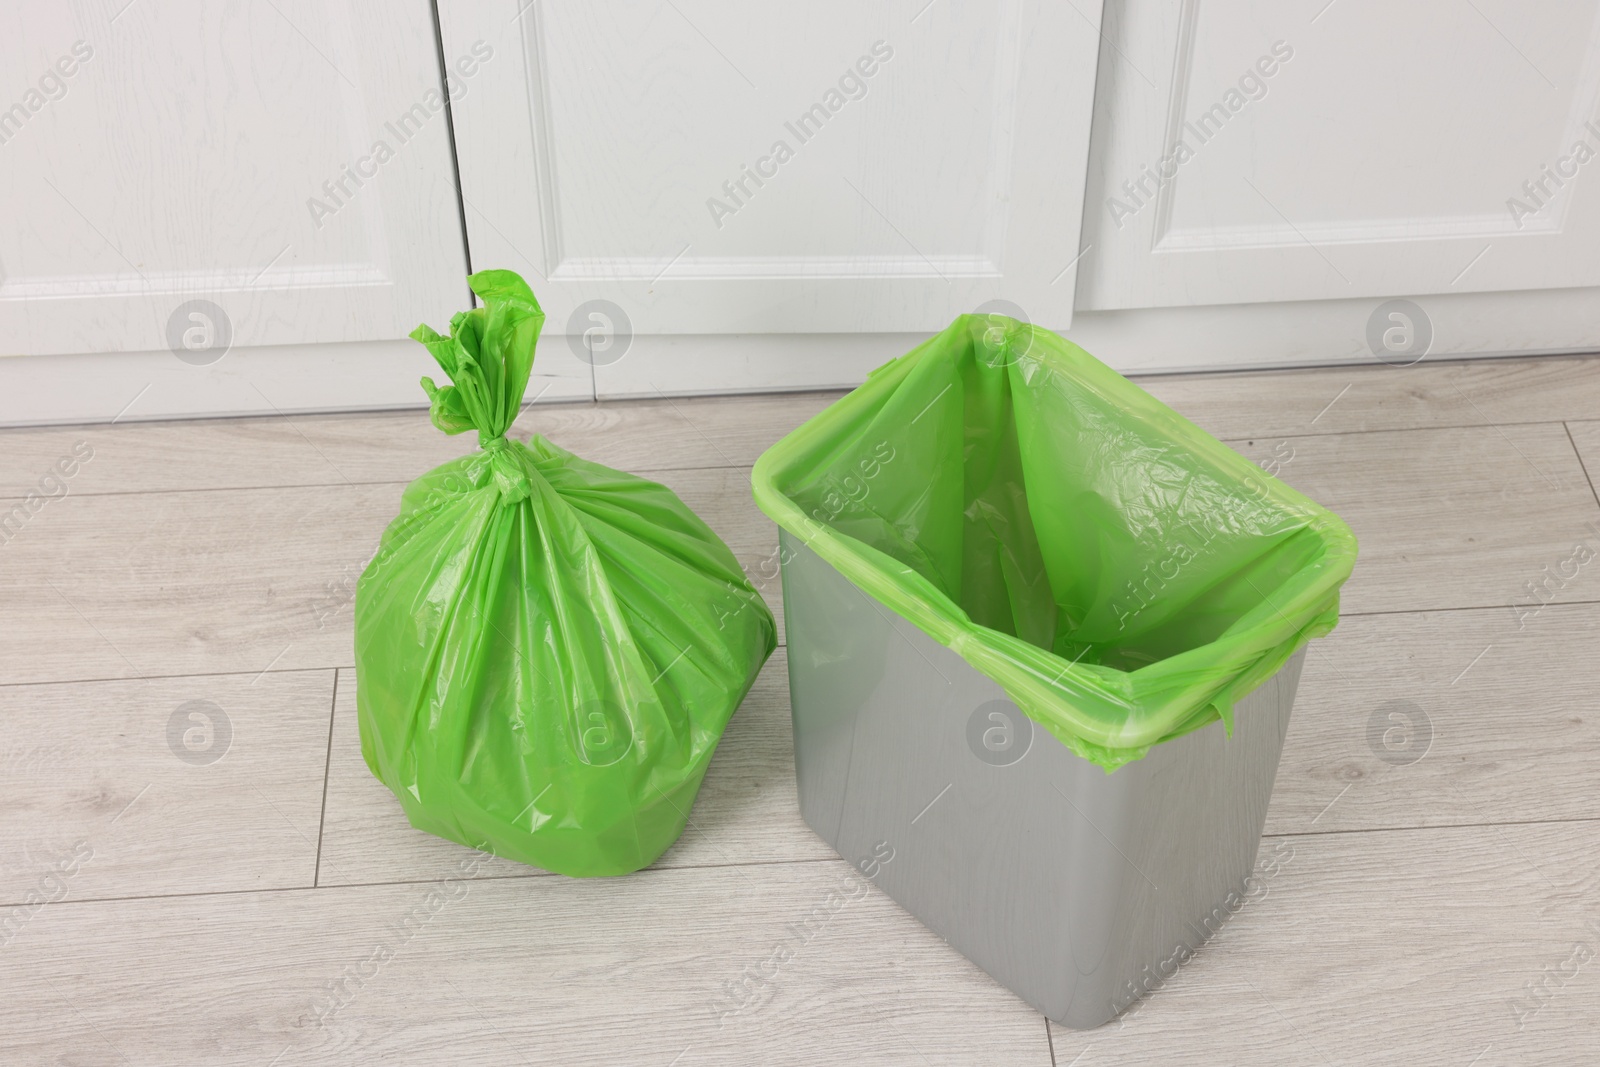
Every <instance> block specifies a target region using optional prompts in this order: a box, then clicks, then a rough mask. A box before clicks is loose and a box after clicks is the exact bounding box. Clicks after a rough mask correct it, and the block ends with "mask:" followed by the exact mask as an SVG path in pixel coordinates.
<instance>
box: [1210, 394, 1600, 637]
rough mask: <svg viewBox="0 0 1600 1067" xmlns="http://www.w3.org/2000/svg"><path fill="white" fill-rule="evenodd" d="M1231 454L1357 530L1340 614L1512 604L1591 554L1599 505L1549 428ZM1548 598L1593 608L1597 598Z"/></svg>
mask: <svg viewBox="0 0 1600 1067" xmlns="http://www.w3.org/2000/svg"><path fill="white" fill-rule="evenodd" d="M1233 445H1234V447H1235V448H1237V449H1238V450H1239V451H1241V452H1242V453H1244V454H1245V455H1246V456H1248V457H1250V458H1251V459H1255V460H1257V461H1260V462H1269V463H1270V462H1271V461H1272V460H1274V459H1276V460H1277V463H1278V467H1277V473H1278V476H1279V477H1280V478H1282V479H1283V480H1284V481H1286V482H1288V483H1289V484H1290V485H1292V486H1294V487H1295V488H1296V489H1298V490H1300V491H1301V492H1302V493H1304V494H1306V495H1307V496H1309V497H1311V498H1312V499H1313V500H1315V501H1317V502H1318V503H1319V504H1322V505H1323V506H1324V507H1327V508H1329V509H1330V510H1332V511H1333V512H1335V513H1336V514H1338V515H1339V516H1340V517H1341V518H1343V519H1344V520H1345V522H1347V523H1349V524H1350V528H1351V529H1352V530H1354V531H1355V535H1356V539H1357V540H1358V541H1359V542H1360V558H1359V560H1358V561H1357V563H1356V569H1355V573H1354V574H1353V575H1352V576H1351V578H1350V581H1349V583H1348V584H1347V585H1346V586H1345V589H1344V594H1343V598H1342V601H1341V604H1340V607H1341V610H1342V611H1345V612H1355V613H1359V612H1371V611H1411V610H1422V609H1428V608H1460V607H1488V606H1497V605H1510V604H1511V603H1512V602H1513V601H1514V600H1515V599H1516V598H1517V597H1518V596H1519V595H1521V594H1523V593H1524V589H1525V586H1526V583H1528V582H1530V581H1534V580H1536V579H1538V578H1539V577H1540V574H1541V571H1542V569H1543V568H1544V567H1546V566H1552V567H1553V566H1556V565H1558V564H1559V563H1561V561H1563V560H1565V559H1566V558H1567V557H1568V556H1569V555H1570V554H1571V552H1572V550H1573V546H1574V545H1575V544H1577V543H1578V542H1579V541H1581V540H1583V539H1585V538H1587V539H1588V540H1589V541H1590V542H1591V543H1592V544H1594V545H1596V546H1597V547H1600V505H1597V504H1596V502H1595V497H1594V494H1593V493H1592V492H1591V491H1590V489H1589V483H1588V479H1587V478H1585V476H1584V472H1583V468H1582V466H1581V465H1580V464H1579V462H1578V458H1577V454H1576V453H1575V452H1574V451H1573V448H1572V443H1571V441H1570V440H1569V439H1568V438H1567V434H1566V431H1565V429H1564V428H1563V427H1562V426H1561V425H1560V424H1558V423H1554V424H1542V425H1528V426H1506V427H1500V428H1495V429H1488V430H1484V429H1477V428H1468V429H1446V430H1404V431H1382V432H1373V433H1361V434H1330V435H1319V436H1315V437H1295V438H1279V439H1276V440H1274V439H1272V438H1262V437H1258V438H1253V439H1251V440H1248V441H1235V442H1233ZM1285 448H1287V449H1288V450H1287V451H1285ZM1553 597H1554V599H1555V600H1557V601H1572V600H1581V599H1590V600H1593V599H1600V588H1596V589H1591V590H1590V591H1589V593H1588V595H1587V596H1584V595H1583V593H1582V590H1581V589H1579V588H1577V587H1576V586H1575V585H1568V586H1567V587H1565V588H1562V589H1558V590H1555V591H1554V593H1553Z"/></svg>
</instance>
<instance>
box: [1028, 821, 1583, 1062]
mask: <svg viewBox="0 0 1600 1067" xmlns="http://www.w3.org/2000/svg"><path fill="white" fill-rule="evenodd" d="M1280 840H1281V841H1282V843H1283V850H1282V851H1281V852H1280V853H1279V857H1280V863H1279V865H1278V868H1277V870H1278V873H1277V874H1275V875H1272V876H1270V877H1263V878H1262V879H1261V887H1262V888H1261V891H1260V893H1259V894H1258V895H1257V897H1256V898H1255V899H1253V900H1251V901H1250V902H1249V903H1247V904H1245V905H1244V906H1243V907H1242V908H1241V909H1240V910H1239V912H1238V914H1236V915H1235V916H1234V917H1233V918H1232V919H1231V920H1230V921H1228V923H1227V924H1226V925H1225V926H1224V927H1223V928H1222V930H1221V931H1220V932H1219V933H1218V934H1217V935H1216V937H1215V938H1214V939H1213V940H1212V941H1211V942H1210V943H1209V944H1207V945H1206V946H1204V947H1203V948H1202V949H1201V950H1200V952H1199V953H1197V954H1196V955H1195V956H1194V958H1193V959H1192V960H1190V961H1189V962H1188V963H1187V964H1184V965H1183V966H1181V967H1180V968H1179V969H1178V970H1177V974H1176V975H1175V976H1174V977H1172V978H1171V979H1170V980H1169V981H1167V982H1166V983H1165V985H1163V986H1161V987H1160V988H1158V989H1157V991H1156V993H1155V994H1154V995H1153V996H1151V997H1150V998H1149V999H1148V1000H1146V1001H1145V1002H1144V1003H1143V1004H1141V1005H1138V1006H1137V1007H1136V1009H1135V1010H1134V1011H1132V1012H1131V1013H1129V1014H1127V1015H1124V1016H1123V1018H1122V1019H1121V1020H1120V1021H1117V1022H1112V1023H1109V1024H1107V1025H1106V1026H1103V1027H1101V1028H1099V1029H1097V1030H1090V1031H1072V1030H1068V1029H1065V1028H1064V1027H1059V1026H1052V1027H1051V1032H1052V1039H1053V1041H1054V1045H1055V1055H1056V1062H1057V1063H1059V1064H1067V1063H1074V1062H1078V1063H1080V1064H1081V1065H1082V1067H1090V1065H1094V1067H1113V1065H1116V1064H1130V1065H1132V1064H1140V1065H1143V1064H1150V1063H1204V1064H1211V1063H1218V1064H1221V1063H1226V1064H1238V1065H1239V1067H1251V1065H1261V1067H1281V1065H1282V1064H1285V1063H1295V1064H1328V1065H1343V1064H1375V1063H1393V1064H1427V1065H1435V1064H1437V1065H1441V1067H1444V1065H1459V1067H1467V1065H1469V1064H1474V1063H1476V1064H1477V1065H1478V1067H1498V1065H1502V1064H1524V1063H1538V1064H1551V1065H1566V1064H1570V1065H1573V1067H1577V1065H1580V1064H1589V1063H1592V1062H1593V1058H1594V1044H1595V1041H1596V1040H1597V1039H1600V982H1597V981H1596V979H1595V976H1594V974H1593V973H1592V969H1593V967H1594V964H1593V963H1592V962H1589V963H1588V964H1587V966H1585V965H1584V964H1583V962H1581V961H1579V962H1576V963H1575V962H1574V958H1573V953H1574V952H1575V951H1576V950H1577V947H1578V946H1583V952H1582V955H1583V956H1584V958H1585V959H1588V960H1591V961H1592V959H1593V957H1594V955H1595V954H1596V953H1600V908H1597V907H1596V901H1597V897H1596V890H1597V889H1600V884H1597V882H1596V878H1595V873H1594V872H1595V870H1596V868H1597V867H1600V835H1597V834H1596V833H1595V831H1594V827H1593V826H1592V825H1589V824H1583V825H1565V826H1505V827H1468V828H1461V829H1447V830H1421V831H1400V832H1394V833H1367V834H1323V835H1317V836H1312V837H1294V838H1287V839H1280ZM1575 967H1576V968H1577V970H1578V972H1579V973H1577V974H1576V975H1575V976H1574V975H1573V974H1572V971H1573V969H1574V968H1575ZM1552 972H1556V973H1559V974H1561V975H1562V976H1563V977H1562V980H1561V981H1551V980H1550V979H1549V975H1550V974H1551V973H1552ZM1541 980H1544V981H1545V983H1546V984H1545V989H1546V991H1547V992H1546V993H1545V994H1544V995H1542V996H1541V997H1539V998H1538V999H1535V998H1534V996H1533V995H1532V994H1531V993H1530V992H1529V986H1530V984H1534V983H1539V982H1540V981H1541ZM1519 1009H1521V1010H1522V1011H1523V1014H1522V1015H1519ZM1530 1010H1531V1015H1529V1014H1528V1011H1530ZM1486 1050H1487V1051H1486ZM1074 1057H1081V1060H1075V1059H1074Z"/></svg>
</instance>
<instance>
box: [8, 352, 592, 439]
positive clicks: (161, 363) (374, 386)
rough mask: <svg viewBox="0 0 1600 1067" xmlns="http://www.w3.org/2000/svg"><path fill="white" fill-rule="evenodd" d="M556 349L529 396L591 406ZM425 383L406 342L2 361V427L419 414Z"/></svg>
mask: <svg viewBox="0 0 1600 1067" xmlns="http://www.w3.org/2000/svg"><path fill="white" fill-rule="evenodd" d="M554 342H555V343H552V344H548V345H541V346H540V349H539V352H538V357H537V359H536V360H535V361H534V368H533V378H532V380H531V381H530V382H529V384H528V392H527V395H528V396H530V397H532V396H538V397H539V402H541V403H543V402H547V401H561V400H591V399H593V397H594V382H593V377H592V375H591V374H590V369H589V367H588V365H587V364H585V363H583V362H581V361H579V360H578V359H577V358H575V357H574V356H573V355H572V354H571V352H569V351H568V350H567V348H566V346H565V344H563V343H562V339H561V338H555V339H554ZM423 375H428V376H429V377H432V378H433V379H434V380H435V381H439V382H441V383H442V382H443V381H444V380H445V375H444V374H443V373H441V372H440V370H439V365H438V364H437V363H435V362H434V361H433V357H432V356H430V355H428V352H427V350H426V349H425V348H423V347H422V346H421V345H419V344H417V343H416V342H415V341H411V340H400V341H352V342H345V343H340V344H311V345H267V346H262V347H258V348H236V349H234V350H233V351H231V352H229V353H228V354H227V355H225V356H223V357H222V359H220V360H218V361H217V362H216V363H213V364H211V365H209V366H204V367H196V366H191V365H189V364H187V363H184V362H182V361H181V360H179V359H178V358H177V357H175V356H174V355H173V354H172V353H171V352H168V351H165V350H163V351H160V352H97V353H86V354H82V355H70V356H9V357H5V358H0V426H38V425H50V424H59V423H104V422H133V421H147V420H152V419H187V418H211V417H216V416H227V415H273V414H280V413H281V414H286V415H287V414H305V413H309V412H318V411H370V410H384V409H393V408H424V407H427V406H428V398H427V396H426V395H425V394H424V393H423V391H422V386H421V385H419V384H418V382H419V380H420V379H421V378H422V377H423ZM541 391H542V392H541Z"/></svg>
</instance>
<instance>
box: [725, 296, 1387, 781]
mask: <svg viewBox="0 0 1600 1067" xmlns="http://www.w3.org/2000/svg"><path fill="white" fill-rule="evenodd" d="M752 484H753V487H754V490H755V499H756V503H757V504H758V505H759V506H760V507H761V509H762V510H763V511H765V512H766V513H767V514H768V515H769V516H771V517H772V519H773V520H774V521H775V522H777V523H778V524H779V525H780V526H782V527H783V528H784V529H786V530H788V531H789V532H790V533H792V534H794V535H795V536H796V537H798V538H800V539H801V540H802V541H804V542H805V543H806V544H808V545H809V546H810V548H811V549H813V550H814V551H816V552H817V554H818V555H820V556H821V557H822V558H823V559H825V560H827V561H828V562H829V563H830V564H832V565H833V566H834V567H835V568H836V569H837V570H839V571H840V572H841V573H842V574H843V575H844V576H845V577H847V578H848V579H849V580H850V581H852V582H854V583H855V584H856V585H857V586H858V587H860V588H861V589H863V590H864V591H866V592H867V593H869V594H870V595H872V596H873V597H875V598H876V599H877V600H878V601H880V602H881V603H883V604H884V605H887V606H888V607H889V608H892V609H893V610H894V611H895V612H897V613H899V614H900V615H902V616H903V617H905V618H906V619H908V620H910V621H911V622H912V623H914V624H915V625H916V626H918V627H920V628H921V629H922V630H924V631H925V632H926V633H928V634H929V635H930V636H932V637H933V638H935V639H936V640H938V641H940V642H941V643H943V644H945V645H947V646H948V647H949V648H951V649H953V650H954V651H955V652H957V653H958V654H960V655H961V656H962V657H963V658H964V659H965V660H966V661H967V662H968V663H970V664H971V665H972V666H973V667H974V668H976V669H977V670H978V671H980V672H982V673H983V674H984V675H986V676H988V677H989V678H992V679H993V680H994V681H996V682H998V683H999V684H1000V685H1001V686H1002V687H1003V688H1004V689H1005V691H1006V693H1007V695H1008V696H1009V697H1010V698H1011V700H1013V701H1014V702H1015V703H1016V704H1017V706H1018V707H1020V708H1021V709H1022V710H1023V711H1024V712H1025V713H1026V714H1027V715H1028V716H1029V717H1031V718H1032V719H1033V720H1034V721H1036V722H1038V723H1040V724H1041V725H1043V726H1044V727H1045V728H1046V729H1048V730H1049V731H1050V732H1051V733H1052V734H1054V735H1055V736H1056V737H1058V738H1060V740H1061V741H1062V742H1063V743H1064V744H1066V745H1067V746H1068V747H1069V748H1070V749H1071V750H1072V751H1073V752H1075V753H1077V754H1078V755H1080V756H1083V757H1084V758H1086V759H1089V760H1092V761H1094V762H1095V763H1098V764H1100V765H1101V766H1102V767H1105V768H1106V769H1107V770H1113V769H1115V768H1116V767H1118V766H1121V765H1122V764H1124V763H1127V762H1128V761H1130V760H1135V759H1138V758H1140V757H1141V756H1143V755H1144V754H1145V753H1146V752H1148V751H1149V748H1150V746H1151V745H1154V744H1157V743H1159V742H1161V741H1165V740H1168V739H1170V738H1174V737H1178V736H1180V735H1182V734H1185V733H1187V732H1189V731H1191V730H1195V729H1198V728H1199V727H1201V726H1204V725H1206V724H1207V723H1209V722H1212V721H1214V720H1216V719H1217V718H1218V717H1221V718H1222V719H1223V720H1224V723H1225V724H1226V728H1227V729H1228V730H1229V731H1230V732H1231V730H1232V720H1231V714H1232V706H1233V702H1234V701H1235V700H1236V699H1238V698H1239V697H1242V696H1244V695H1245V694H1247V693H1249V692H1250V690H1252V689H1253V688H1255V687H1256V686H1257V685H1259V684H1260V683H1261V682H1263V681H1265V680H1266V679H1267V678H1269V677H1271V676H1272V674H1274V673H1275V672H1276V671H1277V670H1278V668H1279V667H1281V666H1282V665H1283V664H1284V662H1285V661H1286V660H1287V659H1288V658H1289V657H1290V656H1291V655H1293V654H1294V652H1295V650H1296V649H1298V648H1299V647H1300V646H1302V645H1303V644H1305V643H1306V642H1307V641H1309V640H1310V639H1311V638H1313V637H1318V636H1321V635H1323V634H1325V633H1327V632H1328V631H1330V630H1331V629H1333V627H1334V624H1335V623H1336V622H1337V620H1338V614H1339V587H1340V586H1341V585H1342V584H1343V583H1344V581H1345V579H1346V578H1348V577H1349V576H1350V571H1351V568H1352V567H1353V566H1354V565H1355V558H1356V543H1355V538H1354V536H1353V535H1352V534H1351V533H1350V530H1349V528H1348V527H1347V526H1346V525H1345V524H1344V523H1343V522H1341V521H1340V520H1339V519H1338V518H1337V517H1336V516H1335V515H1333V514H1332V513H1331V512H1329V511H1327V510H1326V509H1324V508H1322V507H1320V506H1318V505H1317V504H1315V503H1313V502H1311V501H1310V500H1308V499H1306V498H1305V497H1303V496H1301V495H1300V494H1299V493H1297V492H1295V491H1294V490H1292V489H1290V488H1289V487H1288V486H1286V485H1284V484H1283V483H1281V482H1279V481H1278V480H1276V479H1275V478H1272V477H1270V476H1268V475H1266V474H1265V473H1264V472H1263V471H1262V470H1261V469H1259V468H1258V467H1257V466H1255V465H1254V464H1252V463H1251V462H1250V461H1249V460H1246V459H1245V458H1244V457H1242V456H1240V455H1238V454H1237V453H1235V452H1234V451H1233V450H1231V449H1229V448H1228V447H1226V446H1225V445H1223V444H1222V443H1221V442H1219V441H1217V440H1216V439H1215V438H1213V437H1211V436H1210V435H1209V434H1207V433H1205V432H1204V431H1203V430H1201V429H1199V428H1198V427H1196V426H1195V425H1193V424H1192V423H1190V422H1188V421H1187V420H1185V419H1183V418H1182V417H1181V416H1179V415H1178V414H1177V413H1175V412H1174V411H1172V410H1171V409H1170V408H1167V407H1166V406H1165V405H1163V404H1161V403H1160V402H1159V401H1157V400H1155V399H1154V398H1153V397H1151V396H1150V395H1149V394H1147V393H1145V392H1144V391H1143V390H1141V389H1139V388H1138V387H1137V386H1135V385H1133V383H1131V382H1129V381H1128V380H1127V379H1125V378H1123V377H1122V376H1121V375H1119V374H1117V373H1116V372H1115V371H1113V370H1111V369H1110V368H1109V367H1107V366H1105V365H1104V364H1102V363H1100V362H1099V361H1097V360H1095V359H1094V358H1093V357H1091V356H1090V355H1088V354H1087V353H1086V352H1084V351H1083V350H1082V349H1081V348H1079V347H1078V346H1077V345H1074V344H1072V343H1071V342H1069V341H1066V340H1064V339H1063V338H1061V337H1058V336H1056V335H1055V334H1053V333H1050V332H1048V331H1046V330H1043V329H1040V328H1037V327H1033V326H1030V325H1028V324H1026V323H1021V322H1018V321H1016V320H1014V319H1009V318H1005V317H1003V316H982V317H979V316H971V315H964V316H962V317H961V318H958V319H957V320H956V321H955V322H954V323H952V324H951V325H950V327H949V328H948V329H946V330H945V331H944V332H943V333H941V334H939V335H938V336H936V337H934V338H932V339H930V340H929V341H927V342H926V343H925V344H923V345H921V346H919V347H918V348H916V349H915V350H913V351H911V352H909V353H907V354H906V355H904V356H902V357H900V358H899V359H897V360H894V361H893V362H891V363H888V364H886V365H884V366H883V367H880V368H878V370H876V371H874V372H873V373H872V375H870V376H869V377H868V379H867V381H866V383H865V384H863V385H862V386H861V387H860V388H858V389H856V390H855V391H854V392H852V393H850V394H849V395H847V396H845V397H844V398H843V399H841V400H839V401H838V402H837V403H835V404H834V405H832V406H831V407H829V408H828V409H827V410H825V411H823V412H822V413H821V414H819V415H817V416H816V417H815V418H813V419H812V420H811V421H810V422H808V423H806V424H805V425H804V426H801V427H800V428H799V429H798V430H795V431H794V432H793V433H791V434H790V435H789V436H787V437H785V438H784V439H783V440H782V441H780V442H779V443H778V444H776V445H774V446H773V447H772V448H771V449H770V450H768V451H767V453H766V454H765V455H763V456H762V457H761V459H760V461H759V462H757V464H756V467H755V471H754V473H753V475H752Z"/></svg>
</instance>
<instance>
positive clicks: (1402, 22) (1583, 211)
mask: <svg viewBox="0 0 1600 1067" xmlns="http://www.w3.org/2000/svg"><path fill="white" fill-rule="evenodd" d="M1107 35H1108V44H1107V46H1106V49H1105V53H1104V55H1103V57H1102V61H1101V71H1100V79H1099V95H1098V98H1097V100H1096V124H1095V130H1094V138H1095V140H1094V151H1093V158H1092V162H1091V168H1090V178H1089V191H1088V204H1087V207H1086V211H1085V233H1084V242H1085V244H1088V245H1092V246H1093V251H1092V252H1091V254H1090V255H1089V256H1087V257H1086V258H1085V263H1084V265H1083V268H1082V269H1081V270H1080V272H1079V277H1078V304H1079V307H1080V308H1081V309H1085V310H1097V311H1107V310H1113V309H1127V308H1173V307H1183V306H1194V305H1206V304H1259V303H1264V302H1278V301H1323V300H1351V299H1355V298H1361V300H1362V302H1361V303H1360V304H1358V305H1357V306H1356V307H1354V308H1352V312H1353V313H1356V312H1358V311H1359V310H1360V309H1365V308H1371V307H1373V306H1375V301H1377V300H1381V299H1383V298H1390V297H1406V296H1418V295H1423V294H1459V293H1487V292H1505V291H1510V290H1535V289H1537V290H1552V289H1572V288H1577V287H1593V286H1600V3H1596V0H1546V2H1542V3H1538V4H1529V3H1526V2H1522V0H1411V2H1408V3H1404V4H1395V3H1392V2H1385V0H1334V2H1330V0H1293V2H1289V3H1277V2H1274V3H1266V2H1206V3H1201V2H1200V0H1182V2H1181V3H1171V2H1169V0H1111V2H1110V3H1108V5H1107ZM1575 299H1581V300H1582V301H1583V302H1584V307H1585V308H1592V305H1593V301H1592V297H1591V296H1589V295H1587V294H1585V295H1582V296H1581V297H1575ZM1523 304H1524V306H1525V307H1526V308H1527V309H1529V311H1530V312H1533V311H1534V309H1535V308H1536V307H1537V308H1538V311H1537V314H1541V315H1545V316H1548V301H1536V300H1529V301H1524V302H1523ZM1437 306H1440V307H1443V306H1447V305H1446V304H1439V305H1437ZM1457 306H1458V307H1459V308H1460V309H1461V310H1463V311H1465V310H1467V309H1468V307H1469V306H1470V305H1465V304H1458V305H1457ZM1305 321H1306V322H1307V323H1308V325H1309V323H1310V322H1311V320H1310V319H1306V320H1305ZM1354 321H1355V322H1356V324H1357V325H1358V327H1359V324H1360V321H1361V320H1360V318H1359V317H1358V318H1356V319H1355V320H1354ZM1385 321H1387V320H1385ZM1542 328H1543V327H1542V326H1540V325H1539V324H1536V323H1534V322H1532V321H1531V319H1530V323H1529V329H1530V330H1531V331H1532V332H1530V333H1528V334H1527V335H1526V338H1525V339H1523V341H1519V339H1518V337H1517V336H1512V337H1501V338H1500V339H1499V347H1500V348H1501V349H1502V350H1513V351H1514V350H1518V349H1522V350H1526V349H1527V348H1533V347H1550V345H1549V341H1550V340H1551V339H1552V337H1551V336H1547V335H1546V334H1544V333H1540V332H1539V331H1540V330H1541V329H1542ZM1513 333H1514V334H1515V331H1513ZM1393 336H1395V337H1398V335H1393ZM1536 336H1537V340H1542V341H1543V342H1545V343H1544V344H1539V343H1537V340H1536ZM1590 337H1591V338H1593V339H1595V340H1600V338H1595V337H1594V333H1593V331H1592V330H1591V331H1590ZM1566 340H1567V341H1569V342H1571V341H1574V340H1577V341H1579V342H1580V343H1581V340H1582V339H1581V338H1573V337H1571V336H1567V337H1566ZM1344 342H1345V339H1344V338H1342V337H1341V338H1340V339H1339V342H1338V346H1337V347H1336V348H1335V349H1332V350H1328V351H1325V352H1323V353H1322V354H1323V355H1324V356H1325V357H1332V356H1338V355H1342V354H1344V353H1343V352H1342V348H1343V346H1344ZM1556 347H1563V346H1562V345H1559V344H1558V345H1556Z"/></svg>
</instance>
